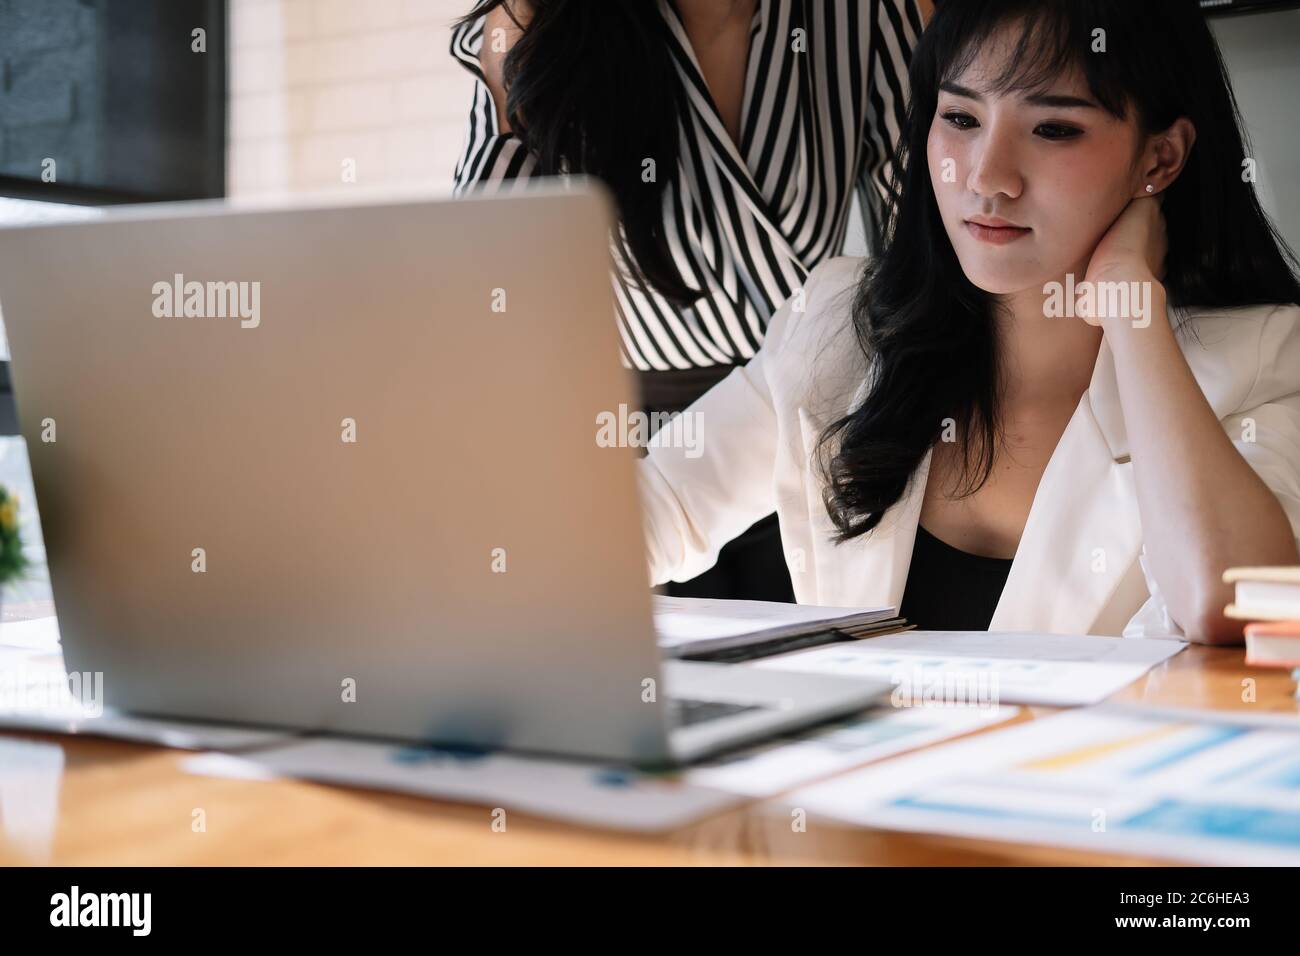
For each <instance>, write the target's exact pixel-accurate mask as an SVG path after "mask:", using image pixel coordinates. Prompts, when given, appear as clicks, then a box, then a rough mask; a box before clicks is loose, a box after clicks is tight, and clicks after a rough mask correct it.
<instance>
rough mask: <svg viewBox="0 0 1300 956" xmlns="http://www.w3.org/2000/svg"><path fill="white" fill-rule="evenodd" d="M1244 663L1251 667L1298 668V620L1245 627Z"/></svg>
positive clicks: (1299, 639) (1260, 623) (1299, 621)
mask: <svg viewBox="0 0 1300 956" xmlns="http://www.w3.org/2000/svg"><path fill="white" fill-rule="evenodd" d="M1246 663H1247V664H1249V665H1251V666H1252V667H1288V668H1291V669H1292V670H1294V669H1295V668H1297V667H1300V620H1296V621H1268V622H1256V623H1254V624H1247V625H1246Z"/></svg>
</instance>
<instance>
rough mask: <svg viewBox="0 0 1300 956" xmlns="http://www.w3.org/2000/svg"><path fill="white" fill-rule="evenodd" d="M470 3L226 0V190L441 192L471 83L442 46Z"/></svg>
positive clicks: (233, 192)
mask: <svg viewBox="0 0 1300 956" xmlns="http://www.w3.org/2000/svg"><path fill="white" fill-rule="evenodd" d="M471 5H472V2H471V0H230V68H229V77H230V79H229V83H230V94H229V105H230V117H229V122H230V142H229V164H228V167H227V190H228V192H229V194H230V195H232V196H249V195H267V194H276V193H291V192H303V191H318V190H322V189H330V188H344V186H345V183H344V181H343V169H344V162H345V161H346V160H352V161H354V163H355V170H356V181H357V183H358V184H361V185H364V186H367V187H376V186H377V187H386V186H393V187H395V188H406V187H410V186H432V187H446V186H448V185H449V184H450V182H451V173H452V168H453V166H454V165H455V161H456V157H457V155H458V153H459V150H460V148H461V144H462V137H463V136H464V131H465V118H466V115H467V112H468V109H469V103H470V95H471V89H472V80H471V78H470V76H469V74H468V73H466V72H465V70H464V69H463V68H462V67H461V66H460V65H459V64H458V63H456V62H455V61H454V60H452V58H451V56H450V55H449V54H448V52H447V46H448V43H449V41H450V24H451V21H452V20H453V19H455V18H456V17H457V16H459V15H460V14H462V13H464V12H465V11H467V10H468V9H469V8H470V7H471Z"/></svg>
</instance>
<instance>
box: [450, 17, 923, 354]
mask: <svg viewBox="0 0 1300 956" xmlns="http://www.w3.org/2000/svg"><path fill="white" fill-rule="evenodd" d="M657 2H658V3H659V6H660V10H661V13H662V15H663V17H664V19H665V21H666V22H667V23H668V26H669V33H670V35H671V43H672V53H673V55H674V58H675V59H676V63H677V75H678V77H679V79H680V81H681V83H682V85H683V87H684V89H685V90H686V94H687V100H688V101H689V104H690V106H689V109H688V110H686V111H685V115H683V116H682V118H681V122H682V148H681V156H680V157H679V158H678V176H677V179H676V182H675V186H674V187H671V188H669V189H667V190H665V196H664V217H665V221H666V222H668V223H669V224H670V229H669V230H668V235H669V237H670V239H669V242H670V247H671V249H672V251H673V254H674V258H675V260H676V262H677V265H678V268H680V269H681V272H682V275H683V277H684V278H685V279H686V280H687V282H688V283H689V284H691V285H693V286H694V287H695V288H700V289H704V290H706V294H705V295H704V296H702V297H701V298H700V299H699V300H698V301H697V302H696V303H695V304H694V305H693V306H691V307H690V308H688V309H685V310H682V309H679V308H678V307H676V306H674V305H672V304H670V303H669V302H667V301H665V300H664V299H663V298H661V297H660V296H659V295H658V294H656V293H655V292H654V291H653V290H644V289H642V288H641V287H640V286H639V285H638V284H636V283H635V282H631V281H629V280H627V279H626V278H625V277H624V276H622V275H620V274H619V273H620V272H621V271H623V270H617V271H615V272H614V273H613V274H612V275H613V283H614V292H615V300H616V312H617V316H616V318H617V322H618V328H619V332H620V335H621V338H622V346H623V358H624V361H625V363H626V364H628V365H629V366H631V367H633V368H637V369H641V370H643V371H651V370H669V369H691V368H703V367H709V366H717V365H732V364H736V363H740V362H745V361H747V360H748V359H750V358H752V357H753V355H754V353H755V352H756V351H757V350H758V347H759V345H760V344H761V343H762V340H763V333H764V331H765V330H766V328H767V323H768V321H769V320H770V319H771V317H772V314H773V313H774V312H775V311H776V310H777V309H778V308H779V307H780V306H781V304H782V303H783V302H784V301H785V300H786V299H787V298H788V297H789V296H790V295H791V294H792V293H793V292H794V290H795V289H797V288H799V286H801V285H802V284H803V280H804V278H805V276H807V274H808V272H809V271H810V270H811V269H812V268H813V267H815V266H816V265H817V264H818V263H820V262H821V261H823V260H824V259H827V258H829V257H831V256H834V255H836V254H838V253H839V252H840V250H841V249H842V248H843V244H844V239H845V235H846V232H847V228H848V219H849V212H850V209H851V208H852V199H853V195H854V192H855V191H856V192H858V194H859V195H860V197H861V200H862V206H863V209H864V210H866V211H867V213H868V215H869V216H871V217H872V221H873V222H878V221H879V220H878V217H879V210H880V204H881V201H882V198H883V197H884V196H885V195H887V191H888V188H889V186H888V182H889V177H890V173H891V170H892V162H893V155H892V153H893V144H894V143H895V142H896V141H897V138H898V133H899V130H900V128H901V125H902V121H903V117H904V113H905V110H906V100H907V66H908V63H909V61H910V59H911V50H912V47H913V46H914V45H915V43H916V39H917V36H918V35H919V33H920V31H921V17H920V13H919V11H918V9H917V6H916V2H915V0H758V3H757V7H756V10H755V14H754V21H753V27H752V29H751V40H750V52H749V65H748V68H747V71H746V76H745V84H744V94H743V100H742V105H741V134H740V142H739V143H735V142H734V141H733V140H732V139H731V137H730V135H729V134H728V133H727V130H726V127H725V126H724V124H723V122H722V118H721V117H720V115H719V114H718V111H717V109H716V108H715V106H714V104H713V99H712V97H711V96H710V95H709V93H708V87H707V86H706V84H705V80H704V76H703V73H702V72H701V70H700V67H699V63H698V62H697V60H696V58H695V54H694V52H693V51H692V49H691V44H690V40H689V39H688V37H687V34H686V29H685V27H684V26H683V23H682V20H681V17H680V15H679V14H678V13H677V11H676V9H675V8H674V6H673V5H672V3H670V2H669V0H657ZM482 44H483V18H479V19H478V20H476V21H474V22H471V23H468V24H465V25H463V26H461V27H458V28H457V29H456V30H455V32H454V34H453V36H452V44H451V50H452V54H453V56H455V57H456V58H457V59H458V60H459V61H460V62H461V63H462V64H464V66H465V67H466V68H467V69H469V70H470V71H471V72H472V73H474V75H475V76H476V77H477V78H478V82H477V83H476V84H475V90H474V102H473V106H472V109H471V111H470V116H469V130H468V135H467V137H466V142H465V148H464V151H463V154H462V156H461V158H460V161H459V162H458V163H457V166H456V173H455V184H456V192H457V193H458V194H459V193H463V192H465V191H467V190H470V189H474V188H483V189H488V190H494V191H495V190H509V189H512V188H518V184H519V183H520V182H521V181H524V180H527V179H528V178H529V177H530V176H531V175H533V173H534V169H535V165H536V164H535V162H534V160H533V157H531V156H530V155H529V154H528V153H527V151H526V150H524V149H523V147H522V145H521V143H520V141H519V140H518V139H517V138H516V137H515V136H513V134H511V133H506V134H502V133H501V132H500V127H499V125H498V122H497V115H496V109H495V106H494V104H493V102H492V96H491V93H490V92H489V91H488V88H487V85H486V84H485V83H484V82H483V73H482V69H481V67H480V65H479V59H478V53H479V49H480V47H481V46H482ZM869 231H870V230H869ZM621 245H622V243H621V241H617V242H616V246H621ZM615 255H616V257H617V256H619V255H622V256H627V255H628V253H627V251H626V249H625V248H617V247H616V249H615Z"/></svg>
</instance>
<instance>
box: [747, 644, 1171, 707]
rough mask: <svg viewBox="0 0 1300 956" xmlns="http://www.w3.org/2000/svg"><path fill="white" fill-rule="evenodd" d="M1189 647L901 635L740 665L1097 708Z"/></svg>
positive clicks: (936, 693) (913, 690) (924, 693)
mask: <svg viewBox="0 0 1300 956" xmlns="http://www.w3.org/2000/svg"><path fill="white" fill-rule="evenodd" d="M1186 646H1187V645H1186V644H1185V643H1183V642H1182V641H1175V640H1147V639H1139V638H1125V637H1098V636H1095V635H1090V634H1077V635H1076V634H1036V633H1031V632H1023V631H1017V632H1010V631H1007V632H999V631H907V632H905V633H902V634H887V635H884V636H883V637H873V638H869V639H867V640H863V641H853V642H850V643H840V644H829V645H826V646H825V647H819V648H814V649H812V650H807V651H800V652H797V653H794V654H786V655H781V656H777V657H768V658H764V659H763V660H761V661H755V662H753V663H751V664H746V665H743V666H746V667H765V668H773V669H777V670H794V671H806V672H811V673H818V674H843V675H847V676H852V677H875V678H879V679H881V680H885V681H889V682H892V683H893V684H894V686H895V687H896V688H898V689H900V690H901V691H902V692H903V693H904V694H906V695H909V696H913V697H915V698H925V697H935V698H946V696H947V695H948V694H949V693H950V692H952V693H967V694H969V695H971V696H974V697H975V698H977V699H978V700H987V699H990V698H991V699H992V700H994V701H1000V702H1004V703H1010V704H1048V705H1054V706H1062V707H1069V706H1077V705H1082V704H1095V703H1099V702H1100V701H1102V700H1104V699H1106V698H1107V697H1109V696H1110V695H1111V694H1113V693H1115V692H1116V691H1118V690H1120V689H1121V688H1123V687H1125V686H1126V685H1128V684H1131V683H1132V682H1133V681H1135V680H1137V679H1138V678H1140V677H1141V676H1142V675H1143V674H1145V673H1146V672H1147V671H1149V670H1150V669H1151V668H1152V667H1154V666H1155V665H1156V664H1159V663H1160V662H1161V661H1164V660H1167V659H1168V658H1170V657H1172V656H1173V655H1175V654H1177V653H1178V652H1179V651H1181V650H1182V649H1183V648H1184V647H1186Z"/></svg>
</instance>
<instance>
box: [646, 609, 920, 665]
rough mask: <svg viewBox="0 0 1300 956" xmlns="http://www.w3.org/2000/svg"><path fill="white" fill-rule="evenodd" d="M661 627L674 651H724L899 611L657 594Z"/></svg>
mask: <svg viewBox="0 0 1300 956" xmlns="http://www.w3.org/2000/svg"><path fill="white" fill-rule="evenodd" d="M653 605H654V625H655V632H656V634H657V635H658V638H659V646H660V648H662V649H663V650H664V652H665V653H666V654H668V655H670V656H674V657H682V656H685V655H687V654H702V653H710V652H718V651H724V650H728V649H733V648H739V647H745V646H748V645H755V644H764V643H769V642H773V641H778V640H781V639H782V638H791V637H797V636H799V635H806V634H816V633H820V632H826V631H830V630H835V631H840V632H843V633H846V634H849V635H852V634H854V633H855V632H857V631H858V629H860V628H868V627H870V626H871V625H875V624H879V623H881V622H886V621H889V620H891V619H893V618H894V617H895V615H896V614H897V610H896V609H895V608H892V607H822V606H820V605H816V604H786V603H784V602H782V601H729V600H722V599H713V598H682V597H669V596H667V595H662V594H656V595H654V596H653Z"/></svg>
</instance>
